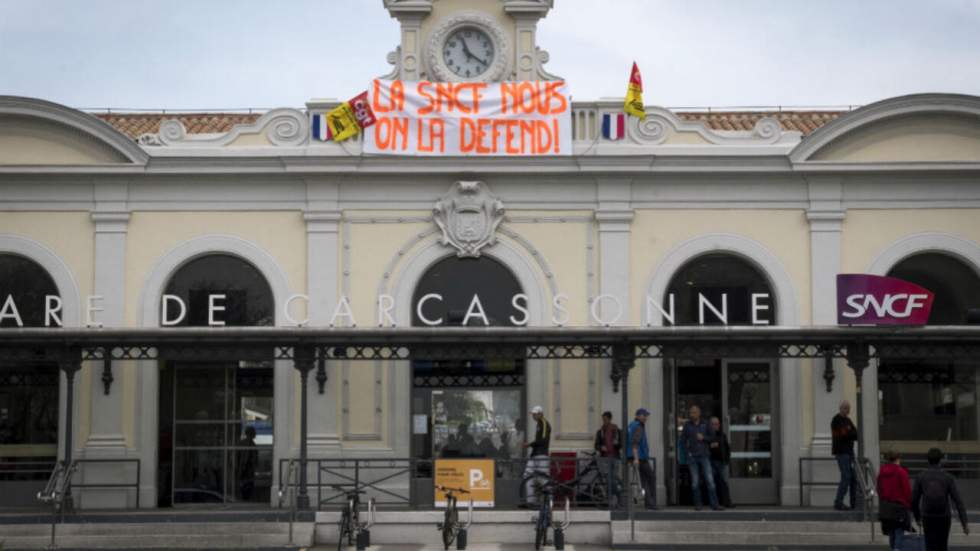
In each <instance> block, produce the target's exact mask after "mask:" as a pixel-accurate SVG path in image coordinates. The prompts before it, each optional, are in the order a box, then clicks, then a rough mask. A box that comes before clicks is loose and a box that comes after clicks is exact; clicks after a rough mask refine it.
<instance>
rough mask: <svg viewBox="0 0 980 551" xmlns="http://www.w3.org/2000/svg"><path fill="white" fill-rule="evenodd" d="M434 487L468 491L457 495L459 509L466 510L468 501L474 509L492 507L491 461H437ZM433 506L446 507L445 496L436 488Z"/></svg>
mask: <svg viewBox="0 0 980 551" xmlns="http://www.w3.org/2000/svg"><path fill="white" fill-rule="evenodd" d="M435 485H436V486H445V487H447V488H462V489H464V490H466V491H468V492H469V493H468V494H457V499H458V500H459V506H460V508H466V507H467V506H468V505H469V501H470V499H472V500H473V506H474V507H493V459H437V460H436V475H435ZM435 504H436V507H445V506H446V494H445V493H444V492H442V491H441V490H439V489H438V488H435Z"/></svg>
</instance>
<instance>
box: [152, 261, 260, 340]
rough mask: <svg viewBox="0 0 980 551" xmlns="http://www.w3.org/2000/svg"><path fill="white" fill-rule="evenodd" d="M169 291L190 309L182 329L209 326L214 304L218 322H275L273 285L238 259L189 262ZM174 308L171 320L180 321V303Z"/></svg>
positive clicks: (236, 324) (257, 323)
mask: <svg viewBox="0 0 980 551" xmlns="http://www.w3.org/2000/svg"><path fill="white" fill-rule="evenodd" d="M166 292H167V294H170V295H176V296H178V297H180V299H181V300H182V301H183V303H184V304H185V305H186V307H187V316H186V317H185V318H184V320H183V321H182V322H181V323H179V324H178V325H179V326H206V325H208V315H209V309H210V305H211V304H212V303H213V304H214V310H215V311H214V312H213V314H212V316H213V318H214V320H215V321H216V322H219V321H222V322H224V323H225V325H228V326H243V325H273V324H274V322H275V311H274V308H275V305H274V301H273V297H272V290H271V289H270V288H269V284H268V283H267V282H266V280H265V278H264V277H263V276H262V274H261V273H260V272H259V271H258V270H257V269H256V268H255V267H254V266H252V265H251V264H249V263H248V262H246V261H244V260H242V259H240V258H237V257H234V256H230V255H223V254H212V255H208V256H204V257H201V258H198V259H195V260H192V261H190V262H188V263H187V264H185V265H184V266H182V267H181V268H180V269H179V270H177V273H175V274H174V276H173V277H172V278H171V279H170V282H169V283H168V284H167V291H166ZM218 295H223V298H221V297H218ZM170 308H171V309H172V310H173V311H172V312H170V313H169V315H170V317H171V318H176V317H177V315H178V314H179V309H180V308H179V307H178V306H177V305H176V304H171V305H170ZM218 308H224V310H219V309H218Z"/></svg>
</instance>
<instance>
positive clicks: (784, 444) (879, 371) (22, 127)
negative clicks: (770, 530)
mask: <svg viewBox="0 0 980 551" xmlns="http://www.w3.org/2000/svg"><path fill="white" fill-rule="evenodd" d="M385 5H386V8H387V9H388V11H389V13H390V14H391V16H392V17H394V18H396V19H397V20H398V21H399V23H400V26H401V33H400V39H399V40H398V42H397V48H396V49H395V50H394V51H393V52H392V53H391V54H390V55H389V59H388V62H389V63H390V64H391V65H392V67H391V69H390V73H389V74H387V75H384V76H383V78H384V79H388V80H401V81H405V82H415V81H423V80H432V81H441V80H446V81H453V80H457V77H458V76H459V75H458V74H456V73H454V72H453V70H452V64H449V63H448V61H449V60H452V59H454V58H453V57H452V52H451V51H450V49H449V48H448V41H450V40H452V38H453V37H454V36H456V34H455V33H456V32H472V33H474V34H475V35H476V36H481V37H483V38H484V39H486V40H487V43H488V44H492V46H493V47H492V48H489V47H488V48H487V50H486V52H485V54H486V55H490V56H493V62H492V63H490V64H489V65H491V67H490V68H489V69H487V70H486V72H485V73H483V76H482V77H479V78H478V77H473V78H472V79H470V80H473V81H480V80H481V78H482V79H483V80H486V81H489V82H499V81H549V82H557V81H559V80H561V79H560V78H559V77H557V76H555V75H552V74H550V73H548V72H547V71H546V70H545V68H544V64H545V63H546V62H547V60H548V54H547V53H546V52H544V51H543V50H541V48H539V47H538V45H537V43H536V38H535V26H536V24H537V22H538V21H539V20H540V19H541V18H543V17H545V16H546V15H547V13H548V12H549V10H550V9H551V7H552V6H551V3H550V2H545V1H532V0H503V1H501V0H473V1H469V2H448V1H443V2H432V1H428V0H411V1H408V0H403V1H395V0H390V1H386V2H385ZM444 52H445V53H444ZM481 55H482V54H481ZM553 55H556V56H560V55H561V52H553ZM457 63H458V62H457ZM473 70H477V69H473ZM567 85H568V86H569V87H571V88H572V89H574V82H570V83H567ZM366 86H368V83H366ZM311 92H316V91H311ZM338 104H339V102H337V101H334V100H318V99H314V100H311V101H310V102H309V103H308V104H307V108H306V109H276V110H272V111H269V112H266V113H264V114H261V115H254V116H252V115H240V114H222V113H210V114H152V115H147V114H127V113H112V114H91V113H84V112H81V111H78V110H75V109H72V108H69V107H66V106H62V105H57V104H53V103H50V102H47V101H44V100H43V99H39V98H22V97H0V278H2V279H0V301H3V305H2V309H0V331H9V332H11V333H8V334H14V333H12V332H14V331H18V330H19V329H20V328H22V327H23V328H29V327H36V328H45V327H47V328H56V327H62V328H63V329H64V330H70V329H86V330H88V331H91V332H92V334H93V335H97V334H98V333H99V331H104V330H106V329H109V328H112V329H132V330H155V331H160V332H163V331H167V330H179V328H186V327H202V328H210V329H209V331H211V332H213V333H214V334H221V332H222V331H233V330H236V329H239V328H243V327H253V326H254V327H276V328H289V327H291V328H296V331H297V332H299V333H298V334H302V331H303V330H311V331H312V330H316V331H321V332H329V331H330V330H337V331H352V330H354V329H356V328H374V330H375V331H383V330H385V329H391V331H392V334H396V333H397V330H398V329H404V328H410V327H417V328H420V329H427V330H432V331H439V330H441V329H443V328H447V327H454V326H464V327H467V328H470V329H472V331H473V334H479V331H480V330H481V328H483V327H484V326H492V327H514V328H527V329H528V330H532V329H543V328H551V329H550V330H551V331H557V332H560V331H562V330H563V329H567V330H568V331H570V332H571V331H574V330H579V329H582V328H593V329H595V330H602V329H604V328H620V329H622V328H633V329H636V330H642V329H644V328H651V330H653V328H660V327H664V326H675V327H681V326H697V327H700V326H709V327H726V326H727V327H732V328H733V330H734V329H737V330H739V331H751V330H752V328H760V330H761V329H764V328H774V327H775V328H785V329H786V330H793V329H794V328H802V329H808V328H822V327H827V326H837V325H838V313H839V312H838V302H837V289H836V286H835V282H836V278H837V276H838V275H839V274H848V273H853V274H871V275H880V276H891V277H896V278H899V279H903V280H906V281H909V282H912V283H914V284H917V285H920V286H922V287H924V288H926V289H929V290H930V291H931V292H932V293H934V294H935V302H934V303H933V305H932V313H931V316H930V318H929V320H928V326H936V329H937V330H938V331H942V330H943V328H944V327H947V326H948V327H949V328H950V329H951V330H952V328H953V327H954V326H962V325H965V324H967V323H968V321H970V313H969V312H970V311H971V309H977V308H980V97H975V96H965V95H953V94H938V93H937V94H921V95H910V96H902V97H896V98H888V99H883V100H882V101H879V102H877V103H873V104H870V105H867V106H863V107H860V108H857V109H854V110H851V111H819V110H817V111H771V112H768V111H767V112H761V111H753V112H710V111H704V112H674V111H671V110H668V109H665V108H661V107H657V106H647V107H646V117H645V118H644V119H643V120H640V119H638V118H635V117H629V118H626V119H625V120H624V122H625V127H624V129H623V133H622V138H621V139H617V138H619V136H617V135H611V134H609V133H606V132H604V131H603V130H604V129H603V122H604V120H608V119H607V118H606V117H605V116H606V115H611V116H615V115H618V114H619V113H622V107H623V102H622V100H597V101H579V100H576V101H574V102H572V103H571V104H570V111H571V113H570V121H571V124H572V126H571V128H570V134H569V135H570V138H571V141H570V148H571V149H570V151H569V150H567V147H566V151H565V154H562V155H534V156H526V155H516V156H478V155H469V156H466V155H462V156H440V155H431V156H409V155H378V154H369V153H368V152H367V151H366V149H368V148H369V147H368V146H369V144H366V143H365V139H364V138H363V135H362V136H359V137H355V138H353V139H350V140H347V141H342V142H337V141H329V140H321V139H319V133H318V132H317V126H318V125H319V119H318V118H317V117H318V116H322V115H323V114H324V113H326V112H327V111H329V110H330V109H332V108H334V107H336V106H337V105H338ZM51 297H54V298H51ZM53 330H55V329H53ZM245 335H246V336H244V337H241V338H242V339H245V341H247V333H246V334H245ZM245 341H242V342H243V344H242V346H243V349H244V348H247V342H245ZM641 356H642V355H641ZM8 359H9V358H8ZM4 361H5V363H4V365H2V366H0V463H2V464H3V465H4V468H5V469H6V471H5V472H6V474H5V475H4V476H5V478H0V487H8V488H10V489H11V490H12V491H10V492H7V491H4V492H2V493H3V497H2V498H0V499H5V500H7V502H6V503H0V505H2V506H10V507H19V506H25V505H26V504H28V503H30V502H31V501H32V500H33V495H34V493H36V491H37V490H38V488H37V486H38V484H40V485H41V486H43V484H44V481H45V480H46V479H47V474H45V473H44V471H45V469H48V470H50V469H49V468H48V467H45V465H47V464H50V463H53V462H54V461H56V460H57V459H59V458H62V457H64V456H65V449H64V447H65V446H66V445H68V446H70V447H71V450H70V451H71V457H74V458H87V459H98V460H103V459H113V460H126V461H120V462H118V463H109V462H106V463H102V464H98V465H95V464H93V466H92V472H91V473H90V474H89V475H87V476H89V477H90V478H91V479H92V480H95V479H97V478H100V477H101V479H103V480H105V479H111V478H115V479H118V480H123V479H126V478H127V477H128V478H129V479H133V480H134V481H135V482H134V484H138V488H139V494H140V496H141V497H140V498H139V506H140V507H150V508H154V507H180V506H185V505H198V506H211V505H222V506H227V505H228V504H232V505H262V504H266V505H268V504H272V503H274V501H275V496H276V494H277V491H278V490H279V484H280V481H281V473H280V469H281V466H282V461H283V460H288V459H291V458H295V457H298V456H299V455H300V449H301V448H305V453H307V454H308V457H309V458H311V459H339V458H348V459H351V458H375V459H402V458H410V459H419V460H429V459H436V458H441V457H488V458H495V459H499V460H501V461H510V460H519V459H520V458H521V457H522V454H523V450H522V449H521V447H520V442H521V441H523V440H524V437H525V436H524V435H525V434H526V433H527V431H528V430H529V426H528V414H527V413H526V412H527V411H528V409H529V408H530V407H531V406H534V405H540V406H542V407H543V408H544V411H545V416H546V418H548V419H549V420H550V422H551V424H552V427H553V430H554V435H553V439H552V451H555V452H569V453H575V452H578V451H580V450H591V449H592V445H593V436H594V434H595V431H596V430H597V429H598V426H599V423H600V421H601V420H600V414H601V413H602V412H603V411H612V412H614V414H615V418H614V420H615V422H616V423H618V424H620V425H623V424H625V423H626V422H628V420H624V419H622V418H621V417H622V415H621V413H620V412H622V411H631V410H633V409H636V408H638V407H645V408H647V409H648V410H650V411H651V412H652V415H651V417H650V421H649V424H648V426H647V431H648V433H649V436H650V439H651V443H652V455H653V456H654V457H655V458H656V463H657V467H658V468H657V489H658V495H659V497H660V500H661V503H672V504H673V503H682V502H684V499H685V497H684V496H685V492H686V490H685V488H686V484H688V482H687V481H688V478H687V477H686V474H685V473H686V467H685V466H684V460H683V457H682V454H680V453H679V451H678V444H677V434H678V428H679V426H680V425H679V424H680V423H683V422H684V421H685V419H686V415H687V414H686V411H687V408H688V407H689V406H690V405H692V404H698V405H700V406H701V408H702V409H703V410H705V411H706V413H708V414H709V415H713V416H717V417H719V418H720V420H721V421H722V425H723V427H724V428H725V430H726V432H727V433H728V434H729V435H730V438H731V440H732V451H733V454H732V456H733V459H732V473H731V475H732V488H733V492H734V496H733V497H734V500H735V501H736V503H744V504H770V505H772V504H782V505H795V504H798V503H800V502H806V503H811V504H814V505H817V504H829V502H830V498H831V496H830V494H829V493H827V491H826V490H827V489H826V488H819V487H807V486H806V484H802V485H801V482H805V481H803V480H801V478H812V476H813V473H812V472H811V471H812V470H813V469H815V468H816V467H812V466H810V464H809V463H807V462H806V458H811V457H818V458H826V457H830V444H831V438H830V420H831V418H832V417H833V415H834V414H835V413H836V411H837V407H838V404H839V402H840V401H841V400H844V399H849V400H852V401H855V398H856V390H857V388H858V386H860V388H861V389H862V392H861V394H862V396H863V398H864V399H863V401H862V402H861V404H862V411H861V412H860V414H859V415H860V419H861V420H862V423H861V426H859V427H858V428H859V429H860V430H861V432H862V434H863V440H862V442H863V444H864V446H863V448H864V449H863V450H862V453H863V455H865V456H866V457H868V458H870V459H871V460H872V461H873V462H874V461H876V460H877V457H878V456H879V454H880V452H882V451H884V450H885V449H895V450H898V451H901V452H902V453H904V454H906V455H907V456H909V457H914V456H916V455H920V454H924V452H925V451H926V450H927V449H928V448H930V447H932V446H934V445H940V446H941V447H943V448H944V449H945V450H946V451H947V452H948V453H949V454H950V456H951V458H960V459H962V460H963V461H965V462H968V461H970V460H972V461H975V460H976V459H977V458H978V457H980V445H978V443H977V442H978V439H980V432H978V431H980V405H978V400H980V363H978V360H977V359H976V357H975V356H974V357H973V359H970V358H963V357H957V358H952V359H951V358H950V357H946V356H936V357H932V358H930V357H917V358H915V359H900V358H891V359H889V358H885V357H881V356H878V357H875V358H872V359H871V361H870V363H869V365H868V367H867V369H865V370H864V371H863V376H862V380H861V381H860V385H859V384H858V383H859V382H858V381H857V380H856V379H855V377H854V372H853V370H851V369H848V367H847V361H846V359H844V358H841V357H838V356H834V355H828V357H827V358H816V357H787V356H786V355H776V354H772V355H761V356H759V355H749V356H745V355H740V354H738V353H735V352H733V351H731V350H726V351H725V353H724V354H722V355H718V356H716V357H711V356H710V355H709V354H704V353H699V354H696V355H685V354H681V353H678V354H675V355H671V354H659V355H656V357H646V358H644V357H639V358H638V359H637V360H636V363H635V368H634V369H633V370H632V372H631V374H630V384H629V386H628V387H627V388H622V387H621V386H620V385H619V379H618V378H617V377H616V369H615V366H614V362H613V361H612V360H610V359H608V358H605V357H602V355H601V354H600V355H595V357H591V356H589V355H585V356H583V357H579V358H568V357H566V358H558V357H545V356H542V357H535V355H534V354H529V355H528V356H527V357H513V356H510V357H491V355H482V354H481V353H480V350H479V349H476V350H475V352H474V354H473V356H472V357H454V358H448V359H433V358H430V357H409V358H404V357H396V358H395V359H391V358H390V357H385V356H383V355H379V356H376V357H372V358H371V359H368V360H364V359H357V360H355V359H344V358H343V357H330V358H325V359H324V361H322V362H321V365H319V366H317V370H316V371H314V372H312V373H311V374H310V379H309V380H308V381H306V380H305V376H301V374H300V373H299V372H298V371H297V370H295V369H293V365H292V363H291V362H290V361H287V360H284V359H282V358H276V357H270V358H268V359H258V358H255V357H252V356H251V355H247V354H243V355H242V356H241V357H234V353H233V352H228V350H227V349H225V352H224V355H223V356H222V357H220V358H210V359H208V358H203V357H195V358H191V359H187V360H173V359H166V360H164V359H147V358H144V357H131V358H128V357H124V358H117V360H116V361H113V362H112V365H111V366H110V367H109V368H108V369H107V367H106V365H104V362H102V361H99V360H97V359H93V358H88V359H86V360H85V361H82V362H81V364H80V365H81V369H80V371H79V372H78V373H77V375H75V379H74V381H73V384H72V386H71V387H69V386H68V385H67V381H66V377H65V374H64V373H63V370H59V366H58V364H57V363H51V362H48V361H35V362H25V361H19V362H13V361H6V360H4ZM301 378H303V379H304V381H302V384H301ZM69 388H70V389H71V393H70V394H71V395H70V396H69ZM624 390H625V393H626V396H625V397H624V395H623V394H624ZM304 393H305V396H304ZM304 398H305V401H304ZM624 399H627V402H626V405H627V407H625V408H624V407H623V401H624ZM301 404H303V406H304V407H303V409H302V410H301ZM66 408H70V409H71V415H70V416H66V411H65V410H66ZM304 415H305V416H306V417H307V418H306V423H307V424H306V426H304V427H301V425H302V423H301V419H302V418H303V417H304ZM65 419H71V424H70V426H69V425H66V421H65ZM68 435H70V437H66V436H68ZM464 435H465V436H466V437H465V438H464ZM303 436H305V439H304V438H303ZM801 458H803V459H804V461H803V462H801ZM134 460H138V462H137V461H134ZM804 463H806V464H807V465H808V466H807V467H806V469H804V468H802V467H801V465H803V464H804ZM134 465H138V466H139V467H138V471H134V470H133V467H134ZM974 465H975V463H974ZM245 472H247V473H248V474H247V475H245V474H243V473H245ZM831 474H833V473H831ZM83 475H84V473H83ZM964 476H966V477H968V478H977V477H978V474H977V473H976V472H971V471H969V470H965V471H964ZM106 477H108V478H106ZM78 499H79V500H80V505H81V506H82V507H136V506H137V504H136V497H135V488H132V487H126V488H101V489H96V488H93V489H90V490H86V491H85V492H83V493H81V494H80V496H79V497H78Z"/></svg>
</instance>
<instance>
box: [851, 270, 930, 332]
mask: <svg viewBox="0 0 980 551" xmlns="http://www.w3.org/2000/svg"><path fill="white" fill-rule="evenodd" d="M932 299H933V294H932V292H930V291H929V290H927V289H923V288H922V287H919V286H918V285H915V284H914V283H909V282H908V281H903V280H901V279H895V278H893V277H882V276H876V275H867V274H839V275H838V276H837V323H839V324H841V325H925V324H926V323H927V322H928V321H929V312H930V311H931V310H932Z"/></svg>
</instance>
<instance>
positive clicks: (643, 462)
mask: <svg viewBox="0 0 980 551" xmlns="http://www.w3.org/2000/svg"><path fill="white" fill-rule="evenodd" d="M649 417H650V411H649V410H647V409H646V408H640V409H638V410H636V416H635V417H634V419H633V421H632V422H630V424H629V427H628V428H627V429H626V461H627V463H633V462H634V461H635V462H636V467H637V470H638V471H639V472H640V484H642V487H643V502H644V503H643V505H644V506H645V507H646V508H647V509H656V508H657V483H656V478H655V477H654V474H653V469H651V468H650V444H649V442H648V441H647V428H646V424H647V419H648V418H649Z"/></svg>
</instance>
